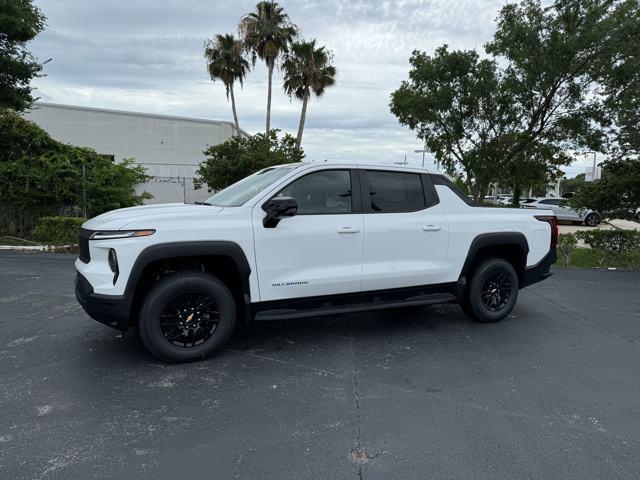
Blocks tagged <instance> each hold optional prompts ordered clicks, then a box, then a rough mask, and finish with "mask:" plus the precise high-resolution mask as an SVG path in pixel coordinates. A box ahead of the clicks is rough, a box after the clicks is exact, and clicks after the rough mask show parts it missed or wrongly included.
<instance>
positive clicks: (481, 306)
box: [462, 258, 519, 323]
mask: <svg viewBox="0 0 640 480" xmlns="http://www.w3.org/2000/svg"><path fill="white" fill-rule="evenodd" d="M496 282H498V283H500V284H501V286H500V287H499V288H498V291H497V293H496V295H498V296H500V298H501V299H500V300H499V301H498V302H499V303H502V302H503V301H504V304H503V305H500V306H499V308H497V309H492V308H490V307H489V306H487V303H488V302H491V301H492V297H490V296H489V295H491V294H490V293H487V291H493V290H494V289H493V288H491V285H493V284H494V283H496ZM490 288H491V290H489V289H490ZM507 288H508V292H507V290H506V289H507ZM518 288H519V282H518V274H517V273H516V270H515V269H514V268H513V265H511V264H510V263H509V262H507V261H506V260H503V259H501V258H488V259H486V260H484V261H482V263H480V264H479V265H478V267H477V268H476V269H475V270H474V272H473V274H472V276H471V281H470V282H469V286H468V289H467V292H466V294H465V299H464V300H463V302H462V309H463V310H464V311H465V313H467V314H468V315H469V316H470V317H472V318H473V319H475V320H476V321H478V322H482V323H493V322H499V321H500V320H502V319H503V318H505V317H506V316H507V315H509V313H511V310H513V307H514V306H515V304H516V301H517V299H518ZM483 292H484V297H486V298H487V300H486V302H485V300H484V298H483ZM501 293H504V295H500V294H501ZM504 297H508V298H507V299H505V298H504Z"/></svg>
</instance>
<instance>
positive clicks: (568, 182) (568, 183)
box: [560, 173, 586, 195]
mask: <svg viewBox="0 0 640 480" xmlns="http://www.w3.org/2000/svg"><path fill="white" fill-rule="evenodd" d="M584 177H585V175H584V173H581V174H579V175H576V176H575V177H573V178H563V179H562V181H561V182H560V191H561V193H562V195H564V194H565V193H576V192H577V191H578V190H580V189H581V188H582V187H583V186H584V184H585V183H586V182H585V179H584Z"/></svg>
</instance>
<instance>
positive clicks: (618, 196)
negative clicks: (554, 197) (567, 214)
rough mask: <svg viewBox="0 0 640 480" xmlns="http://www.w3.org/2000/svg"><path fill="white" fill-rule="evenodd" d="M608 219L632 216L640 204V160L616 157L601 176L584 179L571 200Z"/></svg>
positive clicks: (609, 162)
mask: <svg viewBox="0 0 640 480" xmlns="http://www.w3.org/2000/svg"><path fill="white" fill-rule="evenodd" d="M570 204H571V205H572V206H573V207H574V208H576V209H583V208H590V209H592V210H596V211H597V212H599V213H600V214H601V215H603V216H605V217H607V218H632V217H633V216H634V213H635V210H636V209H637V208H638V207H639V206H640V160H638V159H630V158H616V159H612V160H609V161H607V162H605V163H604V164H603V168H602V178H601V179H600V180H598V181H595V182H585V183H584V185H583V186H582V187H580V189H579V190H578V191H577V192H576V195H575V196H574V197H573V198H572V199H571V200H570Z"/></svg>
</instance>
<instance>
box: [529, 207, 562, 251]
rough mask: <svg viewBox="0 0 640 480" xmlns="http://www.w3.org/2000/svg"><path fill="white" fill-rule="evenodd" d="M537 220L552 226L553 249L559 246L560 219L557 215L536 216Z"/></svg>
mask: <svg viewBox="0 0 640 480" xmlns="http://www.w3.org/2000/svg"><path fill="white" fill-rule="evenodd" d="M534 217H535V218H536V220H540V221H541V222H548V223H549V225H551V248H556V247H557V246H558V219H557V218H556V216H555V215H534Z"/></svg>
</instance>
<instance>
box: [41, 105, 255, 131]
mask: <svg viewBox="0 0 640 480" xmlns="http://www.w3.org/2000/svg"><path fill="white" fill-rule="evenodd" d="M40 106H42V107H52V108H61V109H65V110H82V111H85V112H101V113H114V114H116V115H127V116H130V117H146V118H160V119H163V120H179V121H182V122H194V123H205V124H208V125H229V126H230V127H231V129H232V130H235V129H236V126H235V125H234V123H233V122H230V121H227V120H207V119H205V118H195V117H179V116H177V115H162V114H159V113H143V112H133V111H129V110H113V109H110V108H97V107H84V106H80V105H67V104H63V103H49V102H35V103H34V104H33V107H32V108H30V109H29V110H37V108H38V107H40ZM239 131H240V133H241V134H243V135H246V136H247V137H249V136H251V135H250V134H249V133H248V132H246V131H245V130H243V129H242V128H240V129H239Z"/></svg>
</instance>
